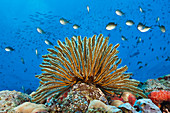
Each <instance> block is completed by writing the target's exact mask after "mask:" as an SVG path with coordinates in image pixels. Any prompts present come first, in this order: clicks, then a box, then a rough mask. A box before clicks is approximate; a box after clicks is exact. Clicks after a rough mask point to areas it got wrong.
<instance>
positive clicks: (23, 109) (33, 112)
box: [9, 102, 49, 113]
mask: <svg viewBox="0 0 170 113" xmlns="http://www.w3.org/2000/svg"><path fill="white" fill-rule="evenodd" d="M39 112H40V113H49V112H48V109H47V108H46V107H45V105H43V104H35V103H31V102H24V103H23V104H21V105H19V106H17V107H15V108H14V109H12V110H10V112H9V113H39Z"/></svg>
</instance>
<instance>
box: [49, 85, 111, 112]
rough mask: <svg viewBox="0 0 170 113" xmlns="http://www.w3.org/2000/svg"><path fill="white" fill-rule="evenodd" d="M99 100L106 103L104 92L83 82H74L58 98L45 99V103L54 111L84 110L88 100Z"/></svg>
mask: <svg viewBox="0 0 170 113" xmlns="http://www.w3.org/2000/svg"><path fill="white" fill-rule="evenodd" d="M95 99H97V100H100V101H102V102H104V103H105V104H108V102H107V99H106V97H105V95H104V93H103V92H102V91H101V90H100V89H99V88H96V87H95V86H93V85H91V86H90V85H87V84H85V83H79V84H75V85H74V86H73V88H72V89H71V90H70V91H68V92H65V93H64V94H63V95H61V96H59V98H55V97H52V98H49V99H47V103H46V105H47V106H48V107H49V108H50V110H52V111H55V112H61V111H62V112H68V111H69V112H85V111H86V110H87V108H88V105H89V103H90V101H92V100H95Z"/></svg>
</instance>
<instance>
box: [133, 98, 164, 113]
mask: <svg viewBox="0 0 170 113" xmlns="http://www.w3.org/2000/svg"><path fill="white" fill-rule="evenodd" d="M134 108H136V111H138V112H140V113H162V112H161V110H160V109H159V107H158V106H156V105H155V104H154V103H153V102H152V101H151V100H150V99H139V100H137V101H136V102H135V104H134Z"/></svg>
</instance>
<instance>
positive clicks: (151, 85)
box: [141, 79, 170, 94]
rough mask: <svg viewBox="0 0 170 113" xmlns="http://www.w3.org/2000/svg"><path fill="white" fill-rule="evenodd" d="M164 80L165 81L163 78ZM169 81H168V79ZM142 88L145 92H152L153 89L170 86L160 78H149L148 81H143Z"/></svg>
mask: <svg viewBox="0 0 170 113" xmlns="http://www.w3.org/2000/svg"><path fill="white" fill-rule="evenodd" d="M162 81H164V80H163V79H162ZM166 82H168V81H166ZM141 89H143V90H144V92H145V93H148V94H149V93H150V92H152V91H158V90H170V87H166V86H165V85H164V84H162V83H160V81H159V80H158V79H156V80H155V79H148V80H147V81H146V82H144V83H143V85H142V87H141Z"/></svg>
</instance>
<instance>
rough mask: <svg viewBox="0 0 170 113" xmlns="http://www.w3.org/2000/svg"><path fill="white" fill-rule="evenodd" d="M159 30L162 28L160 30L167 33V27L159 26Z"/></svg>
mask: <svg viewBox="0 0 170 113" xmlns="http://www.w3.org/2000/svg"><path fill="white" fill-rule="evenodd" d="M159 28H160V30H161V31H162V33H165V31H166V30H165V26H163V25H161V26H159Z"/></svg>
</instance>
